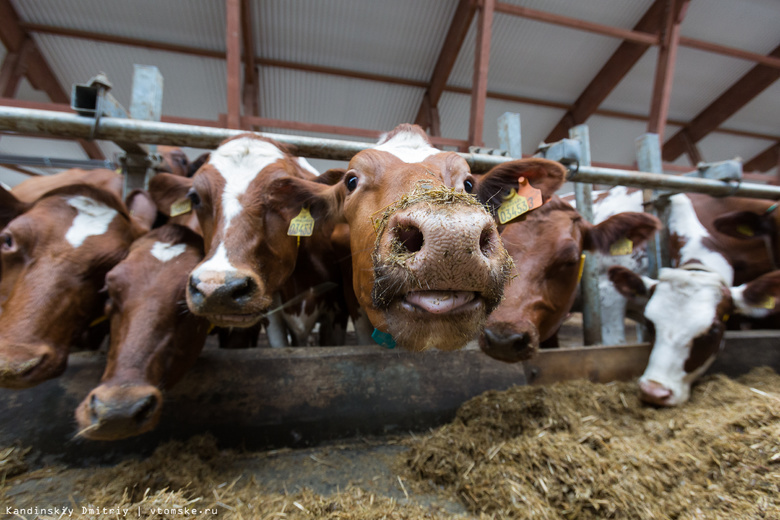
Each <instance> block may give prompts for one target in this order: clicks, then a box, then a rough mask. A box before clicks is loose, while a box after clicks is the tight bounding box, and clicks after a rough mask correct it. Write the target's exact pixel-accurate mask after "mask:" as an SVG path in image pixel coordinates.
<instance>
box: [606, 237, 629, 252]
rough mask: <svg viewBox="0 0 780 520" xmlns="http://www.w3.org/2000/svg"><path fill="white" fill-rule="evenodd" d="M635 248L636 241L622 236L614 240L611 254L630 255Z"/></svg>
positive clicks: (610, 250)
mask: <svg viewBox="0 0 780 520" xmlns="http://www.w3.org/2000/svg"><path fill="white" fill-rule="evenodd" d="M633 250H634V243H633V242H632V241H631V240H629V239H628V238H625V237H623V238H621V239H620V240H618V241H616V242H614V243H613V244H612V245H611V246H610V248H609V254H610V255H612V256H624V255H630V254H631V251H633Z"/></svg>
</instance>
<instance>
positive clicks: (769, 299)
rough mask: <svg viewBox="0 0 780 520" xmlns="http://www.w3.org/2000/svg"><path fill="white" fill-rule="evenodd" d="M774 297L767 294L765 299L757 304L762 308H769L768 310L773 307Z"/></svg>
mask: <svg viewBox="0 0 780 520" xmlns="http://www.w3.org/2000/svg"><path fill="white" fill-rule="evenodd" d="M775 303H776V302H775V297H774V296H767V297H766V300H764V301H763V302H761V303H759V304H758V306H759V307H761V308H762V309H769V310H770V311H771V310H772V309H774V308H775Z"/></svg>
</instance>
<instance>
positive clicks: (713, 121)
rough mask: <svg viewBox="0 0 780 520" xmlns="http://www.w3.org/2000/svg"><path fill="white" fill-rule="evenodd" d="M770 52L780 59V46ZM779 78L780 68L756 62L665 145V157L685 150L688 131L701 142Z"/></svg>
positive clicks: (677, 155)
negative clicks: (685, 135)
mask: <svg viewBox="0 0 780 520" xmlns="http://www.w3.org/2000/svg"><path fill="white" fill-rule="evenodd" d="M769 55H770V56H773V57H777V58H780V46H778V47H777V48H775V50H773V51H772V52H771V53H770V54H769ZM778 78H780V69H775V68H772V67H768V66H766V65H756V66H755V67H753V68H752V69H750V70H749V71H748V72H747V73H746V74H745V75H744V76H742V77H741V78H740V79H739V80H737V82H736V83H734V84H733V85H732V86H731V87H730V88H729V89H728V90H726V92H724V93H723V94H721V95H720V97H718V99H716V100H715V101H713V102H712V103H710V104H709V105H708V106H707V108H705V109H704V110H702V111H701V112H700V113H699V115H697V116H696V117H694V118H693V120H692V121H691V122H690V123H688V124H687V125H685V126H684V127H683V128H682V129H681V130H680V131H678V132H677V133H676V134H675V135H674V136H673V137H672V138H670V139H669V140H668V141H666V142H665V143H664V145H663V148H662V154H663V158H664V160H665V161H674V160H676V159H677V158H678V157H679V156H680V155H681V154H683V153H684V152H685V138H684V137H683V134H685V133H687V134H688V138H690V140H691V141H692V142H694V143H698V142H699V141H700V140H701V139H702V138H704V137H705V136H706V135H707V134H709V133H710V132H712V131H713V130H715V129H716V128H717V127H718V126H719V125H720V124H721V123H723V122H724V121H726V120H727V119H728V118H730V117H731V116H733V115H734V114H735V113H737V111H739V110H740V109H741V108H742V107H744V106H745V105H747V104H748V103H749V102H750V101H751V100H752V99H753V98H755V97H756V96H758V95H759V94H760V93H761V92H763V91H764V90H765V89H766V88H767V87H769V86H770V85H771V84H772V83H774V82H775V81H776V80H777V79H778Z"/></svg>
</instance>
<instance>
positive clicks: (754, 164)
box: [742, 141, 780, 172]
mask: <svg viewBox="0 0 780 520" xmlns="http://www.w3.org/2000/svg"><path fill="white" fill-rule="evenodd" d="M775 166H780V141H778V142H776V143H775V144H773V145H772V146H770V147H769V148H767V149H766V150H764V151H763V152H761V153H760V154H758V155H756V156H755V157H753V158H752V159H750V160H749V161H747V162H745V164H744V165H743V166H742V169H743V170H744V171H746V172H765V171H768V170H771V169H772V168H774V167H775Z"/></svg>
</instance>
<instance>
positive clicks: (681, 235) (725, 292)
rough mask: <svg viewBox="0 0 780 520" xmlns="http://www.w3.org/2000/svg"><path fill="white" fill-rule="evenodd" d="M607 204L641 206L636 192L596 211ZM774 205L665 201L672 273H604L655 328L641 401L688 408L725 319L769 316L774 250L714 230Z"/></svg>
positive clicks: (614, 193)
mask: <svg viewBox="0 0 780 520" xmlns="http://www.w3.org/2000/svg"><path fill="white" fill-rule="evenodd" d="M611 200H612V201H613V202H619V203H620V204H619V205H620V206H621V207H623V208H625V206H626V204H628V205H629V206H631V207H641V206H640V205H641V193H640V192H633V193H629V192H628V191H627V190H625V188H615V189H613V190H610V193H609V194H608V195H607V196H606V197H603V198H602V199H601V201H600V204H602V205H603V204H604V203H608V202H610V201H611ZM771 204H772V201H760V200H746V199H740V198H728V199H717V198H712V197H709V196H706V195H698V194H677V195H673V196H671V197H669V250H670V257H671V268H665V269H662V270H661V271H660V272H659V278H658V280H651V279H649V278H648V277H646V276H642V275H641V274H637V273H635V272H634V270H632V269H630V268H627V267H625V266H613V267H610V268H609V270H608V271H607V276H608V279H609V281H610V282H611V283H612V284H613V285H614V288H615V290H616V291H617V292H618V293H619V294H620V295H621V297H623V298H627V299H628V301H629V302H631V303H633V304H634V305H636V306H637V307H638V308H640V309H642V310H643V314H644V317H645V318H646V319H647V320H648V321H649V322H650V324H651V325H652V326H653V327H652V328H653V329H654V341H653V350H652V353H651V356H650V361H649V363H648V367H647V369H646V370H645V372H644V374H643V375H642V376H641V377H640V379H639V389H640V397H641V398H642V400H644V401H646V402H649V403H652V404H656V405H661V406H675V405H679V404H681V403H683V402H685V401H686V400H687V399H688V397H689V395H690V387H691V384H692V382H693V381H695V380H696V379H697V378H698V377H699V376H700V375H701V374H702V373H704V371H706V369H707V368H708V367H709V365H710V364H711V363H712V361H713V360H714V359H715V356H716V354H717V352H718V350H719V348H720V347H721V345H722V339H723V332H724V330H725V325H724V323H723V322H724V321H725V319H726V318H727V317H728V316H731V315H734V314H743V315H748V316H759V315H767V314H770V313H772V312H773V310H774V309H773V306H770V305H769V304H770V303H773V301H774V300H773V299H772V298H774V293H773V291H774V290H775V289H774V288H775V286H776V283H775V280H776V279H777V274H776V273H773V272H772V271H773V269H774V267H773V261H772V257H773V256H774V255H773V254H771V248H769V249H768V248H767V247H766V244H765V243H764V242H763V241H755V243H753V244H747V243H746V242H745V241H740V240H738V239H736V238H732V237H729V236H727V235H724V234H722V233H719V232H718V231H717V230H716V228H715V225H714V222H715V221H716V219H717V217H718V216H721V215H724V214H726V213H728V212H730V211H733V210H736V209H737V208H753V209H754V210H756V211H759V212H760V211H765V210H766V209H768V208H769V207H770V206H771ZM597 205H598V204H597ZM594 213H595V212H594ZM603 213H604V212H603V211H602V214H603ZM767 273H769V274H767ZM762 306H763V307H762ZM619 307H620V306H619V305H614V306H612V308H619ZM682 316H684V319H683V318H681V317H682Z"/></svg>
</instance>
